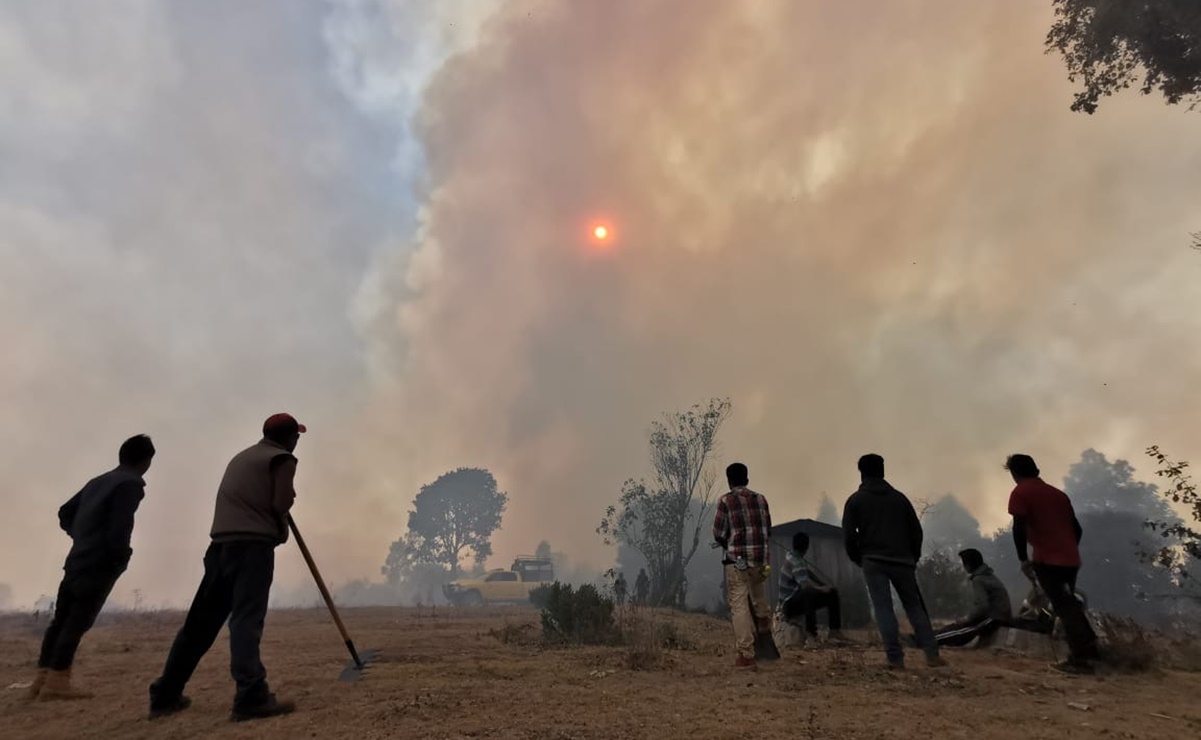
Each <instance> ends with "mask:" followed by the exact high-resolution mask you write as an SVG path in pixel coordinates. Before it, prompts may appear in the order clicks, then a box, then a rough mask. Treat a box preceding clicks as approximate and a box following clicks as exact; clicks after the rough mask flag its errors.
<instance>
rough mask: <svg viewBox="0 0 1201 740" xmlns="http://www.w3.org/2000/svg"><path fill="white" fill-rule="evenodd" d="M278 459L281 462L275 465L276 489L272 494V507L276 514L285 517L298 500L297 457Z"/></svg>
mask: <svg viewBox="0 0 1201 740" xmlns="http://www.w3.org/2000/svg"><path fill="white" fill-rule="evenodd" d="M278 459H279V461H280V462H279V463H278V464H276V465H275V470H274V475H273V483H274V490H273V491H272V495H271V509H272V510H273V511H274V512H275V514H276V516H278V517H279V518H280V519H284V518H285V517H286V516H287V515H288V512H289V511H291V510H292V504H293V503H295V502H296V488H295V483H296V458H294V457H281V458H278Z"/></svg>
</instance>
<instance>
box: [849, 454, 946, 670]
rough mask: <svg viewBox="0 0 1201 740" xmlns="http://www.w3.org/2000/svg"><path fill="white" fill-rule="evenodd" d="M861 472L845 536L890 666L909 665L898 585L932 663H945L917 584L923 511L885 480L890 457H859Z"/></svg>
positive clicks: (906, 608)
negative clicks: (897, 608) (895, 599)
mask: <svg viewBox="0 0 1201 740" xmlns="http://www.w3.org/2000/svg"><path fill="white" fill-rule="evenodd" d="M859 474H860V477H861V479H862V483H861V484H860V486H859V490H857V491H856V492H855V493H853V494H851V496H850V498H848V499H847V503H846V506H845V507H844V509H843V514H842V529H843V537H844V538H845V542H846V550H847V556H848V557H850V559H851V561H852V562H854V563H855V564H856V565H858V566H860V567H861V568H863V579H864V581H866V582H867V589H868V593H869V594H870V596H871V600H872V609H873V611H874V612H875V616H876V626H877V627H878V628H879V630H880V637H881V638H882V639H883V640H884V652H885V655H886V656H887V657H888V666H889V667H890V668H895V669H901V668H904V667H905V649H904V648H903V647H902V646H901V636H900V626H899V625H898V624H897V616H896V613H895V612H894V611H893V607H892V589H896V592H897V595H898V596H899V597H900V598H901V605H902V606H903V607H904V608H905V613H906V615H908V617H909V622H910V625H911V626H912V627H913V630H914V633H915V634H916V636H917V641H918V645H919V646H920V647H921V648H922V650H923V651H925V653H926V662H927V664H928V665H930V666H941V665H945V664H944V663H943V661H942V658H940V657H939V655H938V644H937V643H936V642H935V640H934V630H933V628H932V627H931V626H930V615H929V614H928V613H927V612H926V604H925V601H924V600H923V599H922V593H921V590H920V589H919V588H918V585H917V561H918V560H919V559H921V556H922V524H921V521H919V520H918V518H917V512H915V511H914V510H913V504H911V503H910V502H909V499H908V498H907V497H906V496H905V494H903V493H901V492H900V491H898V490H897V489H895V488H893V487H892V486H891V485H889V483H888V481H886V480H885V479H884V458H882V457H880V456H879V455H864V456H863V457H861V458H859Z"/></svg>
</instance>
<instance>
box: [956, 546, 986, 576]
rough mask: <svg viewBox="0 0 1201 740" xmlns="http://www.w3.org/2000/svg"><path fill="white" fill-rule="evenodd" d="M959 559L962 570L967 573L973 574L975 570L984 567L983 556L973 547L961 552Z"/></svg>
mask: <svg viewBox="0 0 1201 740" xmlns="http://www.w3.org/2000/svg"><path fill="white" fill-rule="evenodd" d="M959 559H960V560H962V561H963V569H964V570H966V571H967V572H968V573H975V572H976V569H977V568H979V567H980V566H982V565H984V556H983V555H981V554H980V551H979V550H977V549H976V548H974V547H969V548H968V549H966V550H961V551H960V552H959Z"/></svg>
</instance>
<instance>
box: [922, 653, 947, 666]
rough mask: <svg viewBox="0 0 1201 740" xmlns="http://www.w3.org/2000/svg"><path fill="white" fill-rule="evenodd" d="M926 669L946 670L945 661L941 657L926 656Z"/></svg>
mask: <svg viewBox="0 0 1201 740" xmlns="http://www.w3.org/2000/svg"><path fill="white" fill-rule="evenodd" d="M926 667H927V668H946V667H947V661H945V660H943V658H942V656H941V655H927V656H926Z"/></svg>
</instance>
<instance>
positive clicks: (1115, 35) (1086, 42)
mask: <svg viewBox="0 0 1201 740" xmlns="http://www.w3.org/2000/svg"><path fill="white" fill-rule="evenodd" d="M1052 4H1053V5H1054V7H1055V23H1054V25H1053V26H1052V27H1051V30H1050V32H1049V33H1048V34H1047V39H1046V46H1047V50H1048V51H1058V52H1059V54H1060V55H1061V56H1062V57H1063V60H1064V62H1065V63H1066V65H1067V70H1068V79H1069V80H1071V81H1072V82H1076V81H1078V80H1079V81H1081V82H1082V83H1083V85H1084V89H1083V90H1081V91H1080V92H1078V93H1077V94H1076V99H1075V102H1073V103H1072V110H1074V111H1083V112H1085V113H1089V114H1091V113H1094V112H1096V110H1097V106H1098V104H1099V102H1100V100H1101V98H1103V97H1108V96H1110V95H1113V94H1114V93H1116V92H1120V91H1122V90H1125V89H1127V88H1129V87H1130V86H1131V85H1135V84H1139V85H1140V90H1141V92H1142V93H1143V94H1144V95H1148V94H1150V93H1151V92H1154V91H1156V90H1158V91H1159V92H1160V93H1161V94H1162V95H1163V97H1164V100H1165V101H1167V103H1168V104H1171V105H1174V104H1176V103H1180V102H1182V101H1190V102H1191V103H1192V106H1195V105H1196V103H1197V101H1198V99H1201V51H1198V50H1199V49H1201V3H1198V2H1197V0H1141V2H1117V1H1115V0H1052ZM1140 78H1141V83H1140ZM1192 106H1190V107H1192Z"/></svg>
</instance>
